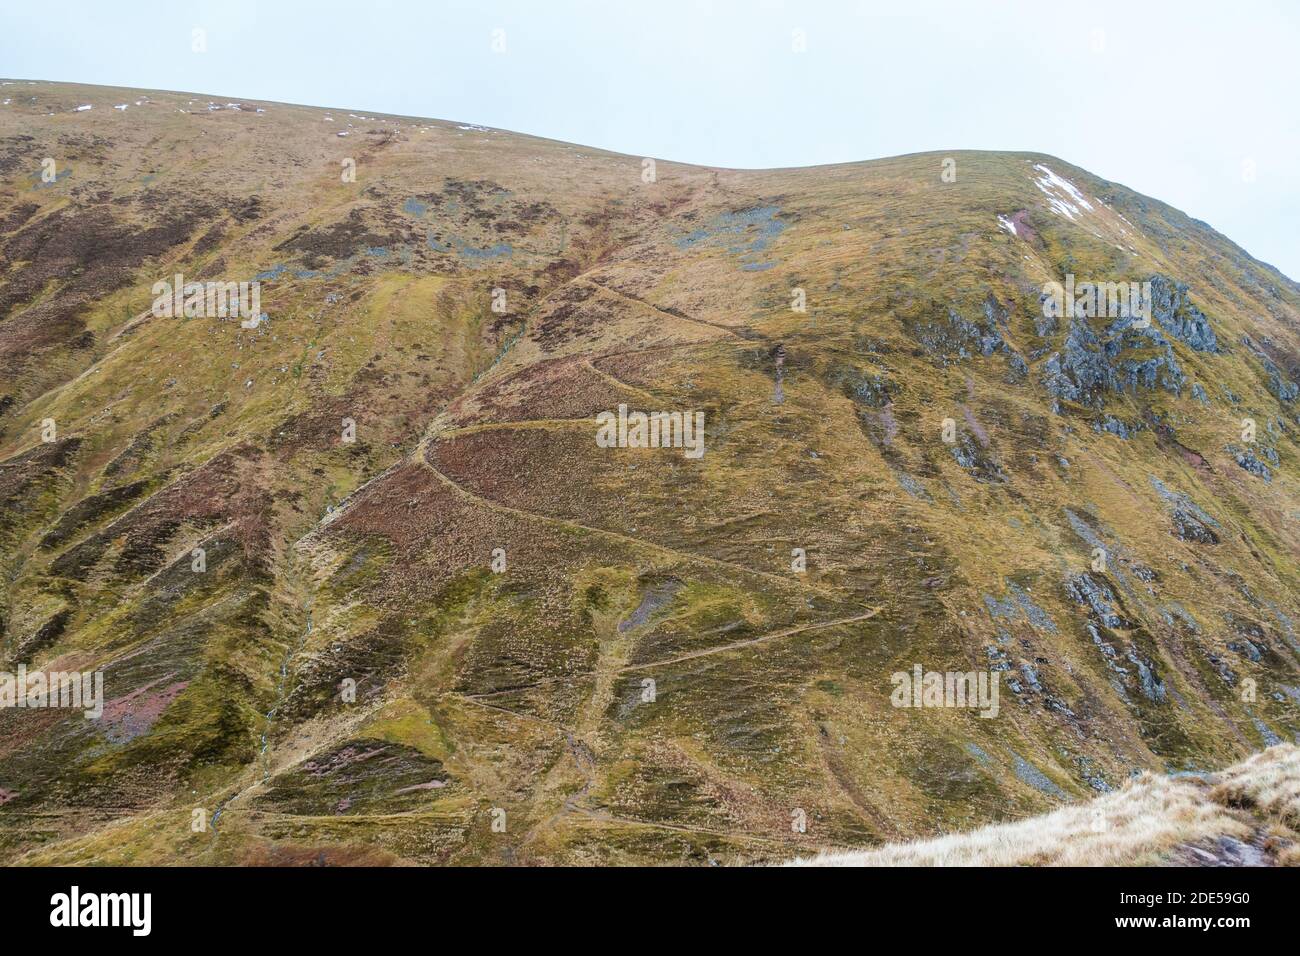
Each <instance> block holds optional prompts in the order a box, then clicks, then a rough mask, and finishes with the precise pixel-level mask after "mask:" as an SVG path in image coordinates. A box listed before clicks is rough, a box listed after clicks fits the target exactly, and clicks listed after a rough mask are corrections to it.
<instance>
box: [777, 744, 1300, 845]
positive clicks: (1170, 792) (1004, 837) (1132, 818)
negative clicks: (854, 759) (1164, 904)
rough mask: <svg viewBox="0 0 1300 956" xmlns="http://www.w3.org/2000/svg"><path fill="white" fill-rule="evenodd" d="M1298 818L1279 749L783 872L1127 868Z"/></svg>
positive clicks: (1292, 757) (1298, 768)
mask: <svg viewBox="0 0 1300 956" xmlns="http://www.w3.org/2000/svg"><path fill="white" fill-rule="evenodd" d="M1298 811H1300V748H1297V747H1294V746H1292V745H1290V744H1281V745H1279V746H1276V747H1271V748H1269V749H1268V750H1266V751H1263V752H1262V753H1259V754H1256V755H1254V756H1253V757H1251V758H1249V759H1248V760H1245V761H1242V762H1241V763H1239V764H1236V765H1234V766H1232V767H1229V768H1228V769H1226V770H1224V771H1222V772H1221V773H1219V774H1216V775H1215V776H1214V777H1213V778H1211V779H1210V780H1209V781H1205V780H1201V779H1199V778H1194V777H1158V776H1154V775H1151V774H1146V775H1143V776H1142V777H1140V778H1138V779H1136V780H1133V781H1131V782H1130V783H1129V784H1128V785H1126V786H1125V787H1124V789H1122V790H1119V791H1117V792H1115V793H1111V794H1107V795H1106V796H1104V797H1099V798H1097V799H1096V800H1092V801H1089V802H1087V803H1081V804H1077V805H1075V806H1069V807H1063V808H1061V809H1060V810H1056V811H1055V812H1053V813H1048V814H1045V815H1043V816H1039V817H1032V818H1030V819H1027V820H1020V821H1017V822H1015V823H1005V824H997V825H994V826H987V827H983V828H981V829H979V830H974V831H972V832H970V833H959V834H951V835H948V836H943V837H938V838H936V839H932V840H920V841H916V842H912V843H900V844H893V845H890V846H885V847H881V848H879V849H875V850H862V851H855V852H849V853H828V854H821V855H819V856H817V857H813V858H811V859H801V860H796V861H794V862H793V863H791V864H788V865H792V866H1133V865H1142V864H1150V863H1157V862H1160V861H1161V859H1162V858H1164V857H1165V856H1166V855H1167V854H1169V853H1170V852H1171V851H1173V850H1174V849H1175V848H1177V847H1179V846H1182V845H1185V844H1189V843H1196V842H1198V841H1204V840H1212V839H1217V838H1219V837H1223V836H1227V837H1234V838H1236V839H1239V840H1241V839H1246V838H1248V837H1250V836H1251V835H1252V834H1254V833H1255V832H1257V831H1258V830H1259V829H1260V828H1261V826H1266V825H1267V826H1269V828H1270V829H1271V830H1274V831H1276V830H1279V829H1283V828H1284V827H1286V826H1290V827H1294V826H1295V825H1296V823H1297V822H1298V821H1300V813H1298ZM1255 814H1259V815H1260V817H1258V818H1257V817H1256V816H1255ZM1279 824H1280V825H1281V826H1279ZM1284 832H1285V831H1284ZM1274 835H1275V834H1274ZM1278 859H1279V862H1283V863H1297V862H1300V855H1298V854H1296V853H1295V850H1294V847H1290V848H1284V849H1283V851H1282V852H1281V854H1280V855H1279V858H1278Z"/></svg>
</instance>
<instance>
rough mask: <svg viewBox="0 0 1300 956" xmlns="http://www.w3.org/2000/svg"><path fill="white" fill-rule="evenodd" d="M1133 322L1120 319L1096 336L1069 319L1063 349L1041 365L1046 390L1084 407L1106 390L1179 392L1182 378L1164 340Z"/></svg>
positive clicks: (1082, 323)
mask: <svg viewBox="0 0 1300 956" xmlns="http://www.w3.org/2000/svg"><path fill="white" fill-rule="evenodd" d="M1134 321H1135V320H1134V319H1133V318H1131V317H1127V316H1126V317H1121V318H1119V319H1116V320H1115V321H1114V322H1113V323H1112V324H1111V325H1110V326H1108V327H1107V328H1106V329H1105V330H1104V331H1103V332H1102V333H1101V334H1098V333H1097V332H1095V331H1094V330H1093V328H1092V326H1091V325H1089V324H1088V322H1087V320H1085V319H1081V318H1077V317H1076V318H1074V319H1072V320H1071V321H1070V333H1069V335H1068V336H1067V337H1066V340H1065V347H1064V349H1063V351H1061V352H1057V353H1055V354H1053V355H1052V357H1051V358H1049V359H1048V360H1047V362H1046V363H1045V364H1044V374H1043V384H1044V385H1045V386H1046V388H1047V391H1048V392H1049V393H1050V394H1052V395H1053V396H1055V397H1057V398H1064V399H1067V400H1069V401H1072V402H1079V403H1081V404H1086V405H1100V404H1101V403H1102V401H1103V399H1104V397H1105V395H1106V393H1108V392H1111V393H1119V392H1126V391H1137V390H1138V389H1154V388H1162V389H1164V390H1165V391H1167V392H1171V393H1172V394H1174V395H1178V394H1180V393H1181V391H1182V387H1183V384H1184V382H1185V381H1186V376H1185V375H1184V373H1183V370H1182V367H1181V366H1180V365H1179V364H1178V360H1177V358H1175V357H1174V351H1173V349H1172V348H1171V347H1170V345H1169V342H1168V341H1167V340H1166V339H1165V337H1164V336H1163V335H1162V334H1161V333H1160V331H1159V330H1158V329H1157V328H1156V327H1155V326H1154V325H1151V326H1148V327H1146V328H1140V327H1137V326H1135V325H1134ZM1152 350H1155V353H1156V354H1154V355H1152V354H1150V352H1151V351H1152Z"/></svg>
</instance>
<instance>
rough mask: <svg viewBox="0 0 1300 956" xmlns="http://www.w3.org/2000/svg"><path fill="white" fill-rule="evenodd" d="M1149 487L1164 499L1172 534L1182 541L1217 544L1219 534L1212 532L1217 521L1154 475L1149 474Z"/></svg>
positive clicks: (1216, 525)
mask: <svg viewBox="0 0 1300 956" xmlns="http://www.w3.org/2000/svg"><path fill="white" fill-rule="evenodd" d="M1150 479H1151V487H1153V488H1155V490H1156V491H1157V492H1158V493H1159V495H1160V497H1161V498H1163V499H1164V500H1165V504H1166V505H1167V506H1168V507H1169V510H1170V512H1171V513H1172V516H1173V519H1174V535H1175V536H1176V537H1178V538H1181V539H1182V540H1183V541H1195V542H1197V543H1198V544H1218V543H1219V536H1218V535H1217V534H1215V533H1214V530H1213V529H1215V528H1217V527H1218V526H1219V523H1218V522H1217V521H1215V520H1214V518H1212V517H1211V516H1210V515H1209V514H1207V513H1206V512H1205V511H1204V510H1203V509H1202V508H1201V507H1200V506H1199V505H1197V504H1196V503H1195V502H1194V501H1192V499H1191V498H1189V497H1187V495H1185V494H1183V493H1182V492H1179V491H1173V490H1171V489H1170V488H1167V487H1166V486H1165V484H1164V482H1162V481H1161V480H1160V479H1159V478H1157V477H1156V476H1155V475H1151V476H1150Z"/></svg>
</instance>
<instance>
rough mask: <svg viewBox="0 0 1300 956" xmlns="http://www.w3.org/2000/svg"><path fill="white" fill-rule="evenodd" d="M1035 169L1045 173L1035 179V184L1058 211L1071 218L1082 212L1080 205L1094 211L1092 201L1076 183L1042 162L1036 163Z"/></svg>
mask: <svg viewBox="0 0 1300 956" xmlns="http://www.w3.org/2000/svg"><path fill="white" fill-rule="evenodd" d="M1034 169H1036V170H1038V171H1039V172H1041V173H1042V174H1043V175H1042V176H1041V177H1039V178H1038V179H1035V180H1034V185H1036V186H1037V187H1038V188H1039V189H1040V190H1042V192H1043V195H1045V196H1046V197H1047V201H1048V202H1049V203H1051V206H1052V209H1054V210H1055V211H1056V212H1058V213H1060V214H1061V215H1062V216H1064V217H1065V218H1066V219H1070V220H1073V219H1074V217H1075V216H1077V215H1079V214H1080V207H1082V208H1083V209H1086V210H1088V212H1092V203H1090V202H1088V200H1087V199H1086V198H1084V195H1083V193H1081V192H1079V190H1078V187H1076V186H1075V185H1074V183H1072V182H1070V181H1069V180H1068V179H1065V178H1063V177H1061V176H1058V175H1056V173H1054V172H1052V171H1051V170H1050V169H1048V168H1047V167H1046V166H1044V165H1043V164H1042V163H1035V164H1034Z"/></svg>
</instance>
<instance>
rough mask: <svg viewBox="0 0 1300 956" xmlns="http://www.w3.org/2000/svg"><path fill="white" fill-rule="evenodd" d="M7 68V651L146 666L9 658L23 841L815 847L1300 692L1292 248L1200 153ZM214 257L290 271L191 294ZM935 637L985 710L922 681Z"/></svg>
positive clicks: (569, 848)
mask: <svg viewBox="0 0 1300 956" xmlns="http://www.w3.org/2000/svg"><path fill="white" fill-rule="evenodd" d="M0 101H3V102H4V105H3V106H0V179H2V181H3V186H2V188H0V383H3V384H2V387H0V429H3V431H2V432H0V498H3V502H4V507H3V518H0V564H2V565H3V571H4V580H5V586H4V589H3V592H0V615H2V616H3V643H0V666H3V668H5V669H8V670H10V671H12V670H14V669H15V668H16V667H17V666H18V665H19V664H20V663H21V664H25V665H26V666H27V667H28V668H29V669H45V670H72V669H76V670H96V669H99V670H102V671H103V673H104V685H105V694H106V696H107V697H108V699H109V702H108V704H107V705H106V707H105V712H104V715H103V717H102V718H101V719H100V720H98V721H86V720H84V719H83V718H82V717H81V715H80V714H75V713H74V714H69V713H67V712H66V711H65V712H60V711H34V710H0V859H4V860H6V861H16V860H20V859H21V860H23V861H28V862H72V861H77V862H88V861H96V862H128V861H129V862H201V863H250V862H297V861H323V862H353V861H361V862H418V863H449V862H450V863H477V862H495V863H501V862H524V863H584V862H611V863H619V862H663V861H667V862H675V861H701V862H702V861H705V860H709V859H729V860H736V859H739V860H744V861H759V860H783V859H788V858H790V857H792V856H794V855H796V854H798V853H799V852H800V851H801V850H802V849H804V848H812V847H815V848H826V847H836V846H838V847H844V848H852V847H861V846H865V845H876V844H881V843H886V842H891V841H899V840H906V839H911V838H914V837H921V836H926V835H929V834H933V833H937V832H947V831H951V830H954V829H958V828H962V829H965V828H969V827H972V826H977V825H981V824H985V823H988V822H991V821H999V820H1006V819H1011V818H1020V817H1025V816H1030V815H1034V814H1039V813H1042V812H1044V811H1046V810H1049V809H1051V808H1052V807H1054V806H1056V805H1057V804H1059V803H1060V802H1062V801H1065V800H1079V799H1083V798H1086V797H1088V796H1091V795H1094V794H1096V793H1097V792H1104V791H1106V790H1109V789H1114V788H1118V787H1120V786H1121V785H1122V784H1123V783H1124V781H1126V780H1127V779H1128V778H1129V777H1130V776H1131V775H1133V774H1136V773H1138V772H1141V771H1144V770H1148V771H1153V772H1182V771H1199V770H1205V769H1207V768H1213V767H1219V766H1225V765H1228V764H1230V763H1232V762H1234V761H1235V760H1237V759H1239V758H1241V757H1243V756H1245V755H1247V754H1249V753H1252V752H1254V751H1257V750H1259V749H1261V748H1263V747H1265V746H1267V745H1270V744H1272V743H1275V742H1277V741H1278V740H1279V739H1288V740H1289V739H1293V738H1294V737H1295V735H1296V733H1297V731H1300V715H1298V714H1297V710H1296V706H1297V698H1298V697H1300V690H1298V689H1297V687H1298V685H1300V673H1298V672H1300V656H1298V655H1300V643H1297V636H1296V631H1295V628H1296V621H1297V620H1298V619H1300V600H1298V599H1297V594H1300V587H1298V584H1300V581H1298V579H1297V575H1298V570H1300V569H1298V566H1297V553H1298V551H1300V548H1298V545H1300V525H1298V523H1297V522H1298V519H1300V486H1298V485H1297V472H1296V454H1297V446H1296V428H1297V419H1296V391H1297V388H1296V385H1295V382H1296V380H1297V379H1298V378H1300V327H1298V326H1297V315H1298V314H1300V313H1298V309H1300V288H1297V286H1296V284H1295V283H1294V282H1292V281H1290V280H1289V279H1287V278H1285V277H1283V276H1282V275H1280V274H1279V273H1277V272H1276V271H1275V270H1273V269H1271V268H1269V267H1267V266H1264V265H1262V264H1260V263H1258V262H1256V261H1254V260H1253V259H1251V258H1250V257H1249V256H1248V255H1246V254H1245V253H1244V252H1242V250H1240V249H1238V248H1237V247H1236V246H1234V245H1232V244H1231V243H1230V242H1228V241H1227V240H1226V239H1224V238H1223V237H1222V236H1219V235H1218V234H1217V233H1215V232H1213V230H1211V229H1210V228H1209V227H1207V226H1205V225H1204V224H1202V223H1198V222H1196V221H1194V220H1191V219H1189V218H1188V217H1186V216H1185V215H1183V214H1182V213H1180V212H1178V211H1176V210H1174V209H1171V208H1170V207H1168V206H1166V205H1164V204H1162V203H1159V202H1157V201H1155V200H1153V199H1150V198H1147V197H1145V196H1141V195H1139V194H1137V193H1134V192H1132V191H1131V190H1128V189H1126V188H1124V187H1122V186H1119V185H1117V184H1114V183H1108V182H1105V181H1104V180H1100V179H1098V178H1096V177H1094V176H1092V175H1090V174H1089V173H1087V172H1086V171H1084V170H1081V169H1077V168H1075V167H1073V166H1071V165H1069V164H1068V163H1065V162H1063V161H1061V160H1059V159H1056V158H1054V157H1049V156H1042V155H1037V154H1022V153H979V152H960V151H959V152H954V153H951V154H943V155H940V154H922V155H915V156H904V157H896V158H892V159H885V160H877V161H872V162H865V163H856V164H850V165H844V166H834V167H821V168H813V169H798V170H768V171H747V172H740V171H731V170H720V169H706V168H700V167H692V166H685V165H679V164H674V163H669V162H658V163H657V164H656V165H655V166H654V169H653V172H654V176H653V181H652V182H647V181H646V179H647V178H648V177H647V176H646V175H644V174H645V172H646V167H645V166H644V164H643V162H642V160H641V159H640V158H639V157H627V156H621V155H617V154H612V153H606V152H602V151H597V150H590V149H586V148H582V147H577V146H571V145H568V144H563V143H556V142H551V141H546V140H540V139H536V138H532V137H527V136H521V135H517V134H512V133H507V132H503V131H497V130H485V129H482V128H479V127H475V126H471V125H468V124H456V123H447V122H442V121H435V120H422V119H412V118H408V117H393V116H368V115H366V116H363V115H360V114H357V115H353V114H351V113H348V112H347V111H342V110H324V109H315V108H307V107H297V106H287V105H283V104H272V103H244V102H241V103H230V102H229V101H226V100H220V99H209V98H208V97H202V96H197V95H193V94H181V93H161V92H149V93H142V92H140V91H127V90H114V89H107V88H96V87H77V86H71V85H64V84H50V83H35V84H33V83H30V82H28V81H5V85H0ZM86 106H90V107H91V109H83V108H82V107H86ZM121 106H124V107H125V108H124V109H118V108H117V107H121ZM343 134H346V135H343ZM46 159H50V160H53V165H52V166H50V165H49V164H46V163H44V162H43V161H44V160H46ZM948 159H951V160H954V161H955V172H956V178H955V181H947V179H950V178H951V177H945V176H944V175H943V174H944V172H945V170H946V169H947V168H950V167H946V166H945V160H948ZM47 171H48V172H47ZM352 171H355V181H349V175H348V174H349V173H350V172H352ZM43 172H46V176H44V177H43V176H42V173H43ZM47 179H48V180H49V181H46V180H47ZM178 273H179V274H182V275H183V276H185V280H186V281H190V280H196V281H232V282H240V281H257V282H258V283H259V284H260V300H261V310H262V311H264V312H265V314H266V318H265V320H261V321H258V322H256V323H255V324H253V327H251V328H249V327H244V325H245V324H244V323H241V322H239V321H236V320H235V319H231V318H229V317H227V318H225V319H223V318H220V317H210V318H201V317H192V318H167V317H158V316H155V315H154V314H153V312H152V310H151V306H152V304H153V302H154V299H155V295H156V293H154V292H153V287H154V285H155V283H158V282H162V281H167V282H171V281H172V277H173V276H174V275H175V274H178ZM1066 274H1072V275H1074V276H1076V277H1078V281H1080V282H1082V281H1085V280H1091V281H1099V282H1120V281H1125V282H1127V281H1134V282H1144V281H1145V282H1150V283H1151V286H1150V290H1151V294H1150V299H1151V305H1152V313H1153V316H1152V321H1151V323H1150V326H1149V327H1148V328H1145V329H1143V328H1140V327H1135V326H1134V325H1133V324H1132V323H1131V322H1128V321H1123V320H1115V319H1101V318H1079V317H1073V318H1072V317H1070V316H1058V317H1056V318H1051V317H1050V316H1048V315H1046V314H1045V310H1044V308H1043V305H1042V303H1041V301H1040V296H1041V293H1042V289H1043V287H1044V284H1045V283H1048V282H1054V281H1055V282H1064V281H1065V279H1064V277H1065V276H1066ZM797 290H802V293H803V296H804V298H805V299H806V310H805V311H797V310H796V309H794V308H792V305H797V304H798V291H797ZM494 305H495V307H496V308H495V309H494ZM620 404H625V405H627V406H628V407H629V408H630V409H632V410H641V411H647V412H649V411H666V412H674V411H676V412H681V413H687V414H689V413H693V412H697V411H698V412H702V413H703V414H704V422H705V424H704V451H703V454H702V455H701V456H700V457H698V458H693V457H689V456H688V454H687V449H684V448H659V449H637V448H623V447H614V448H605V447H600V446H599V445H598V444H597V440H596V439H597V421H596V416H597V415H599V414H600V413H601V412H606V411H616V410H617V409H618V407H619V406H620ZM1247 418H1249V419H1252V420H1253V421H1254V423H1255V435H1254V440H1253V441H1245V440H1244V439H1243V437H1242V432H1243V419H1247ZM945 419H950V420H951V424H950V425H949V435H948V437H950V438H951V439H952V441H951V442H948V441H945V440H944V427H943V423H944V420H945ZM51 421H52V423H53V425H54V430H53V432H52V433H51V432H50V431H49V428H48V423H49V422H51ZM349 421H350V422H352V423H353V428H354V433H353V434H354V438H355V440H350V438H351V437H352V435H350V434H349V431H348V425H347V422H349ZM45 438H51V439H52V440H49V441H47V440H44V439H45ZM195 548H202V549H203V552H204V570H202V571H194V570H193V567H194V557H193V554H194V549H195ZM795 549H803V551H804V552H805V554H806V569H805V570H802V571H796V570H794V569H793V567H794V562H795V561H796V559H797V555H796V554H794V553H793V552H794V551H795ZM1097 549H1101V557H1100V559H1099V557H1098V551H1097ZM1099 561H1104V570H1097V569H1095V568H1096V567H1100V566H1101V564H1099ZM502 562H504V566H503V565H502ZM494 565H495V566H494ZM918 665H919V666H921V667H922V668H924V669H925V670H928V671H939V672H945V671H961V672H970V671H983V672H985V673H991V674H996V675H998V677H999V680H1000V681H1001V684H1000V686H1001V691H1002V694H1001V706H1000V708H999V711H998V714H997V716H996V717H993V718H991V719H986V718H982V717H980V716H979V713H978V712H977V711H975V710H971V709H960V708H899V707H894V706H891V703H890V701H891V693H892V691H893V690H894V684H893V683H892V681H891V678H892V675H894V674H897V673H909V672H911V671H912V669H913V668H914V667H915V666H918ZM647 681H652V682H653V683H652V684H651V683H647ZM353 689H354V690H355V699H352V690H353ZM196 810H197V811H199V814H198V818H199V819H200V820H202V821H203V822H204V823H205V826H204V827H203V828H201V829H200V830H198V831H197V832H196V830H195V828H194V827H193V826H192V823H193V821H194V819H195V815H194V814H195V811H196ZM214 818H215V824H213V823H212V822H211V821H212V820H213V819H214ZM799 821H803V825H802V832H800V827H799V826H797V825H792V822H793V823H796V824H797V823H798V822H799ZM502 828H504V829H502Z"/></svg>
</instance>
